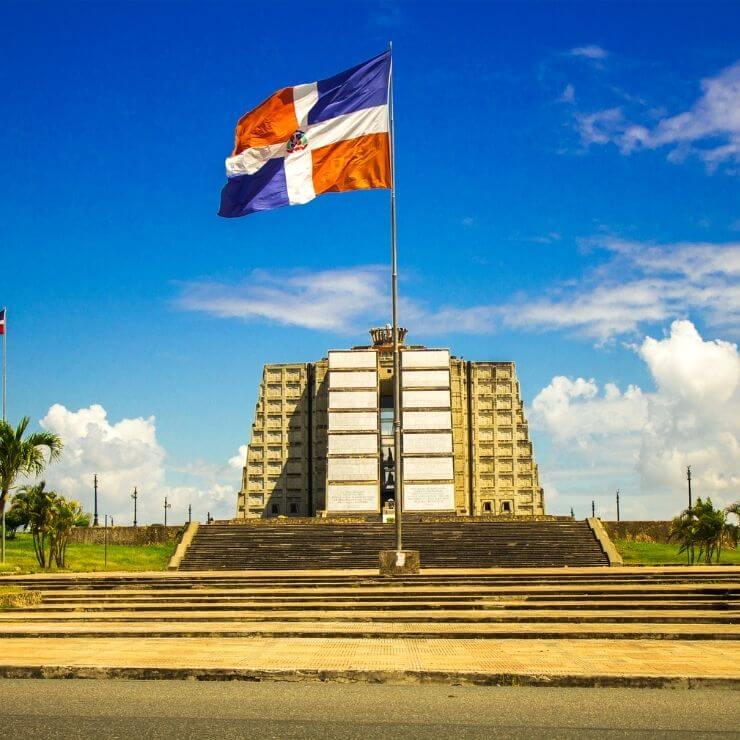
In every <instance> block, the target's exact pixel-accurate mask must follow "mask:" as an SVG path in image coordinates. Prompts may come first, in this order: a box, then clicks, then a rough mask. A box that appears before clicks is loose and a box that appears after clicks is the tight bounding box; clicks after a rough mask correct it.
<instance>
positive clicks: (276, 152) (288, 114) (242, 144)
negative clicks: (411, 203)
mask: <svg viewBox="0 0 740 740" xmlns="http://www.w3.org/2000/svg"><path fill="white" fill-rule="evenodd" d="M390 67H391V55H390V52H389V51H387V52H385V53H383V54H380V55H379V56H377V57H374V58H373V59H370V60H369V61H367V62H363V63H362V64H358V65H357V66H356V67H353V68H352V69H348V70H346V71H345V72H340V73H339V74H337V75H335V76H334V77H330V78H328V79H326V80H320V81H319V82H310V83H308V84H304V85H295V86H294V87H284V88H283V89H282V90H278V91H277V92H276V93H275V94H274V95H272V96H270V97H269V98H267V100H265V101H264V102H262V103H261V104H260V105H258V106H257V107H256V108H255V109H254V110H253V111H251V112H250V113H247V114H246V115H245V116H243V117H242V118H241V119H240V120H239V122H238V123H237V126H236V133H235V146H234V151H233V153H232V155H231V156H230V157H228V159H227V160H226V176H227V177H228V178H229V180H228V182H227V184H226V185H225V187H224V188H223V190H222V191H221V207H220V209H219V212H218V213H219V215H220V216H225V217H227V218H234V217H237V216H246V215H248V214H250V213H255V212H256V211H269V210H272V209H274V208H281V207H282V206H292V205H298V204H300V203H308V202H309V201H311V200H313V199H314V198H315V197H316V196H317V195H321V194H323V193H329V192H344V191H347V190H365V189H369V188H390V187H391V164H390V142H389V135H388V130H389V127H388V87H389V79H390Z"/></svg>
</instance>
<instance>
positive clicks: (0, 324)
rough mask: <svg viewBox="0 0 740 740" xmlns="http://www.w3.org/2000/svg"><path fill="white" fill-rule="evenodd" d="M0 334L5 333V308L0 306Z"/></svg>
mask: <svg viewBox="0 0 740 740" xmlns="http://www.w3.org/2000/svg"><path fill="white" fill-rule="evenodd" d="M0 334H5V309H4V308H0Z"/></svg>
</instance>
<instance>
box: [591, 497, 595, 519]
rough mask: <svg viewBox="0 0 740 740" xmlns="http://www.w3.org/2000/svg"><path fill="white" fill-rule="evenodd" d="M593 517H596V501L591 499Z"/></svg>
mask: <svg viewBox="0 0 740 740" xmlns="http://www.w3.org/2000/svg"><path fill="white" fill-rule="evenodd" d="M591 517H592V518H594V519H595V518H596V502H595V501H591Z"/></svg>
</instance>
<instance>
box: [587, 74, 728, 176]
mask: <svg viewBox="0 0 740 740" xmlns="http://www.w3.org/2000/svg"><path fill="white" fill-rule="evenodd" d="M575 120H576V125H577V128H578V131H579V134H580V136H581V142H582V143H583V145H584V146H585V147H589V146H591V145H603V144H609V143H612V144H615V145H616V146H617V147H618V148H619V150H620V151H621V152H622V154H631V153H632V152H636V151H639V150H644V149H660V148H663V147H666V148H667V149H668V151H669V154H668V158H669V160H671V161H673V162H680V161H683V160H684V159H686V158H687V157H688V156H690V155H693V156H697V157H699V158H700V159H701V160H702V161H703V162H704V163H705V165H706V167H707V169H708V170H709V171H714V170H715V169H717V167H719V166H720V165H725V166H726V167H727V168H728V170H729V171H730V172H737V171H738V169H737V165H738V164H740V61H738V62H735V63H734V64H732V65H731V66H729V67H727V68H726V69H723V70H722V71H720V72H719V74H717V75H716V76H714V77H708V78H706V79H704V80H702V81H701V95H700V96H699V97H698V98H697V99H696V101H695V102H694V103H693V105H691V107H690V108H688V109H687V110H685V111H681V112H680V113H676V114H675V115H665V116H663V117H661V118H660V119H659V120H658V121H657V122H649V123H641V122H638V121H634V120H630V118H628V117H627V116H626V115H625V114H624V112H623V110H622V108H621V107H610V108H604V109H602V110H597V111H595V112H590V113H583V112H581V113H577V114H576V117H575Z"/></svg>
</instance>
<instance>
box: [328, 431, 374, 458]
mask: <svg viewBox="0 0 740 740" xmlns="http://www.w3.org/2000/svg"><path fill="white" fill-rule="evenodd" d="M329 454H330V455H377V454H378V435H377V434H330V435H329Z"/></svg>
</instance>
